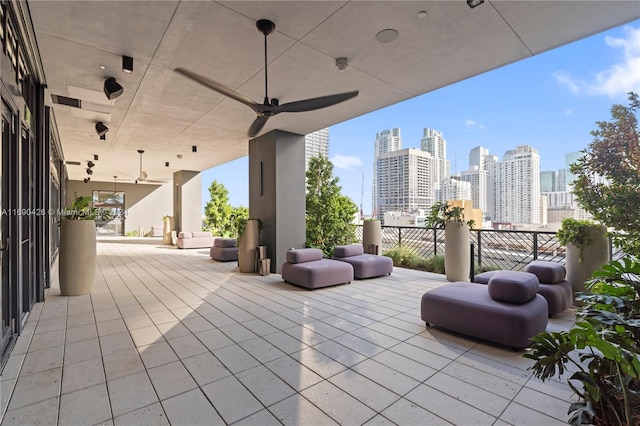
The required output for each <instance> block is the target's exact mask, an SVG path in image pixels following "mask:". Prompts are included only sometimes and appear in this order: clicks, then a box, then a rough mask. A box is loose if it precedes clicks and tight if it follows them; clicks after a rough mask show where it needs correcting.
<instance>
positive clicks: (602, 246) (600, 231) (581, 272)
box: [565, 225, 609, 293]
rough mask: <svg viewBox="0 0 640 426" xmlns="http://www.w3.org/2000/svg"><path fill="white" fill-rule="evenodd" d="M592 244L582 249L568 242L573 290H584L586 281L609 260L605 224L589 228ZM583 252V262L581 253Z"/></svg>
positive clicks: (567, 264) (568, 275)
mask: <svg viewBox="0 0 640 426" xmlns="http://www.w3.org/2000/svg"><path fill="white" fill-rule="evenodd" d="M589 235H590V237H591V244H589V246H588V247H585V248H584V249H583V250H582V253H580V252H581V250H580V249H579V248H578V247H576V246H574V245H573V244H571V243H569V244H567V255H566V259H565V260H566V265H565V266H566V268H567V281H569V282H570V283H571V286H572V287H573V291H574V293H575V292H581V291H584V283H585V281H588V280H589V279H590V278H591V275H592V274H593V273H594V272H595V271H596V270H598V269H600V268H601V267H602V265H604V264H605V263H607V262H608V261H609V242H608V240H607V230H606V228H605V227H604V226H597V225H596V226H592V227H591V228H590V229H589ZM581 254H582V262H580V261H579V260H580V255H581Z"/></svg>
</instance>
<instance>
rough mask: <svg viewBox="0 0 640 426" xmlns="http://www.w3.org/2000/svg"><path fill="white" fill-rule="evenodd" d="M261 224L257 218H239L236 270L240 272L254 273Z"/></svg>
mask: <svg viewBox="0 0 640 426" xmlns="http://www.w3.org/2000/svg"><path fill="white" fill-rule="evenodd" d="M262 226H263V222H262V220H261V219H257V218H249V219H245V218H239V219H238V220H237V231H238V268H239V269H240V272H256V248H257V247H258V245H260V231H262Z"/></svg>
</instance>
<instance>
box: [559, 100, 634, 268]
mask: <svg viewBox="0 0 640 426" xmlns="http://www.w3.org/2000/svg"><path fill="white" fill-rule="evenodd" d="M638 109H640V100H639V99H638V95H637V94H636V93H632V92H631V93H629V105H628V106H624V105H618V104H616V105H613V107H611V118H612V119H611V121H599V122H597V123H596V124H597V126H598V129H597V130H594V131H592V132H591V135H592V136H593V138H594V139H593V141H592V142H591V143H590V144H589V147H588V148H587V150H585V151H584V156H583V157H582V158H581V159H580V160H578V161H577V162H576V163H574V164H572V165H571V168H570V170H571V173H573V174H574V175H575V176H576V179H575V180H574V182H573V185H574V188H573V192H574V193H575V194H576V197H577V199H578V201H579V202H580V204H581V205H582V206H583V207H584V209H585V210H587V211H588V212H589V213H591V214H592V215H593V217H594V219H596V220H598V221H600V222H602V223H603V224H604V225H606V226H608V227H611V228H613V229H614V231H613V238H614V243H615V244H616V245H617V246H618V247H621V248H622V249H623V250H624V251H625V252H626V253H628V254H630V255H633V256H635V257H636V258H640V140H639V138H638V135H639V132H638V117H637V114H638Z"/></svg>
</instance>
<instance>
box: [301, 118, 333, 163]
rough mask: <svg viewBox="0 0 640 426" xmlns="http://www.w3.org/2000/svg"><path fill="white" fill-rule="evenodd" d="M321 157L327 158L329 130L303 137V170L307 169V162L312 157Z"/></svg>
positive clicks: (318, 131)
mask: <svg viewBox="0 0 640 426" xmlns="http://www.w3.org/2000/svg"><path fill="white" fill-rule="evenodd" d="M319 155H322V156H324V157H327V158H328V157H329V128H328V127H326V128H324V129H320V130H316V131H315V132H313V133H309V134H307V135H305V137H304V160H305V170H308V169H309V161H310V160H311V159H312V158H313V157H317V156H319Z"/></svg>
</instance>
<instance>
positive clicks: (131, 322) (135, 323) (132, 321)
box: [123, 311, 155, 330]
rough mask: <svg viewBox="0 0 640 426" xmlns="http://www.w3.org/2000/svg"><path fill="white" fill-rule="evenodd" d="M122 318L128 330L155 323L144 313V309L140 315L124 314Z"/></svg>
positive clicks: (150, 325)
mask: <svg viewBox="0 0 640 426" xmlns="http://www.w3.org/2000/svg"><path fill="white" fill-rule="evenodd" d="M123 319H124V322H125V324H126V325H127V328H128V329H129V330H136V329H139V328H146V327H153V326H154V325H155V324H154V322H153V321H151V317H150V316H149V315H147V314H146V313H144V311H143V313H142V315H132V316H126V317H124V318H123Z"/></svg>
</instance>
